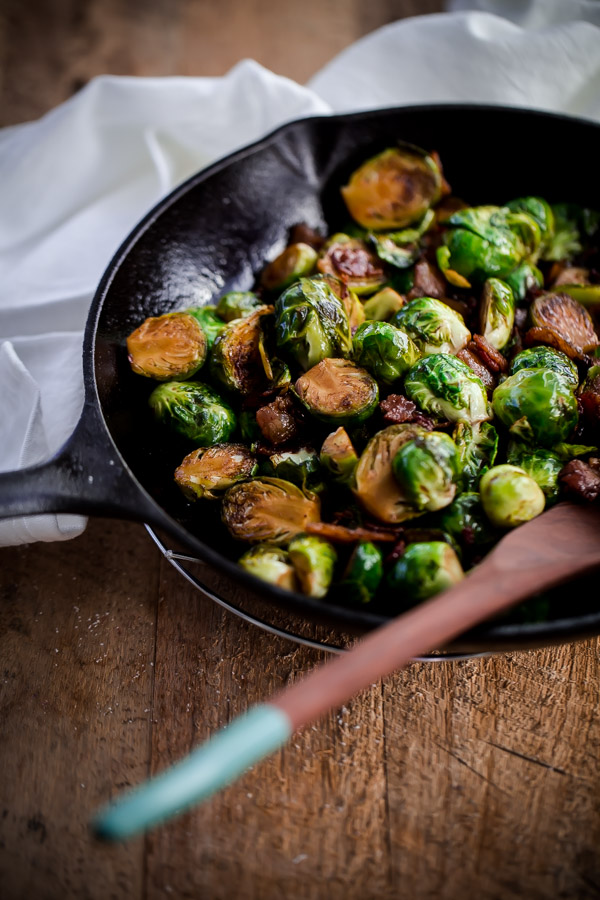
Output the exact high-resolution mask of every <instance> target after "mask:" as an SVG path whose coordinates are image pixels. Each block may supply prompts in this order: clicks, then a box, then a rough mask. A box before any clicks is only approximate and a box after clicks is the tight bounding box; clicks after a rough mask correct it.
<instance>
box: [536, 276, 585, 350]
mask: <svg viewBox="0 0 600 900" xmlns="http://www.w3.org/2000/svg"><path fill="white" fill-rule="evenodd" d="M529 315H530V318H531V324H532V325H533V328H532V329H531V330H530V331H529V332H528V333H527V334H528V337H531V338H533V339H535V340H539V341H540V342H542V343H546V344H552V346H556V347H558V349H560V350H563V352H564V353H566V354H567V356H570V357H580V356H581V355H582V354H584V353H589V352H590V351H592V350H594V349H595V348H596V347H597V346H598V344H599V343H600V341H599V340H598V335H597V334H596V331H595V329H594V323H593V321H592V317H591V316H590V314H589V312H588V311H587V309H584V308H583V306H582V305H581V304H580V303H578V302H577V301H576V300H573V298H572V297H570V296H569V295H568V294H564V293H554V292H552V293H548V294H542V295H541V297H536V299H535V300H534V301H533V303H532V304H531V307H530V310H529Z"/></svg>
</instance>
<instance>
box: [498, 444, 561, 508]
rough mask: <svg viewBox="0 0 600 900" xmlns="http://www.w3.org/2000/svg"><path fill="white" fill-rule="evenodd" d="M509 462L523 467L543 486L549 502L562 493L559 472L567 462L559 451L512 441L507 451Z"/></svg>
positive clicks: (554, 500) (552, 501)
mask: <svg viewBox="0 0 600 900" xmlns="http://www.w3.org/2000/svg"><path fill="white" fill-rule="evenodd" d="M506 459H507V462H508V463H510V465H512V466H517V467H518V468H519V469H523V471H524V472H527V474H528V475H530V476H531V478H533V480H534V481H535V482H536V484H538V485H539V487H541V489H542V490H543V492H544V494H545V495H546V500H547V503H548V504H551V503H555V502H556V501H557V500H558V496H559V494H560V486H559V483H558V474H559V472H560V471H561V469H562V468H563V466H564V464H565V462H564V460H563V459H561V457H560V456H559V455H558V453H555V452H554V451H553V450H546V449H544V448H543V447H531V446H530V445H529V444H522V443H521V442H520V441H511V442H510V443H509V445H508V450H507V452H506Z"/></svg>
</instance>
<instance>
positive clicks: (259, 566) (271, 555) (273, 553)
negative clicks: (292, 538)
mask: <svg viewBox="0 0 600 900" xmlns="http://www.w3.org/2000/svg"><path fill="white" fill-rule="evenodd" d="M238 562H239V564H240V566H242V568H243V569H245V570H246V571H247V572H250V573H251V574H252V575H255V576H256V578H260V579H261V580H262V581H268V582H269V584H274V585H276V586H277V587H280V588H284V589H285V590H288V591H296V590H298V582H297V579H296V572H295V570H294V567H293V565H292V562H291V560H290V557H289V553H286V551H285V550H282V549H281V547H277V546H276V545H275V544H257V545H256V547H250V549H249V550H246V552H245V553H244V555H243V556H241V557H240V558H239V560H238Z"/></svg>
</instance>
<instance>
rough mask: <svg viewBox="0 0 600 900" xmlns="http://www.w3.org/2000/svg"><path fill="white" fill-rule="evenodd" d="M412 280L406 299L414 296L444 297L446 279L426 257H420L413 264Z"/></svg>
mask: <svg viewBox="0 0 600 900" xmlns="http://www.w3.org/2000/svg"><path fill="white" fill-rule="evenodd" d="M414 273H415V274H414V282H413V286H412V287H411V289H410V291H409V292H408V294H407V295H406V298H407V300H414V298H415V297H435V298H437V299H438V300H443V299H444V294H445V293H446V281H445V279H444V276H443V275H442V273H441V272H440V270H439V269H438V268H437V267H436V266H433V265H432V264H431V263H430V262H427V260H426V259H420V260H419V261H418V263H416V264H415V270H414Z"/></svg>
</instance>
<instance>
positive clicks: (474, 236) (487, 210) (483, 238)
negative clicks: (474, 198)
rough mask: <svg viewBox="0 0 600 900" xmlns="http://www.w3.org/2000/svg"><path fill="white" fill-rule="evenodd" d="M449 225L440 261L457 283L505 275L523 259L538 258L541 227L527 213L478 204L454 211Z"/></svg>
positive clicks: (440, 265) (453, 282)
mask: <svg viewBox="0 0 600 900" xmlns="http://www.w3.org/2000/svg"><path fill="white" fill-rule="evenodd" d="M446 225H447V231H446V232H445V234H444V245H443V246H441V247H439V248H438V251H437V261H438V266H439V267H440V269H441V270H442V272H443V273H444V275H445V276H446V278H447V280H448V281H450V283H451V284H455V285H457V286H458V287H470V286H471V283H474V284H480V283H482V282H484V281H485V280H486V278H505V277H506V276H507V275H508V274H509V273H510V272H511V271H512V270H513V269H515V268H516V267H517V266H518V265H519V264H520V263H522V262H535V261H536V259H537V254H538V252H539V248H540V244H541V231H540V228H539V225H538V224H537V223H536V221H535V220H534V219H533V218H532V217H531V216H529V215H528V214H527V213H518V212H512V211H511V210H509V209H507V208H506V207H499V206H476V207H470V208H468V209H461V210H459V211H458V212H455V213H453V215H451V216H450V218H449V219H448V220H447V222H446Z"/></svg>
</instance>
